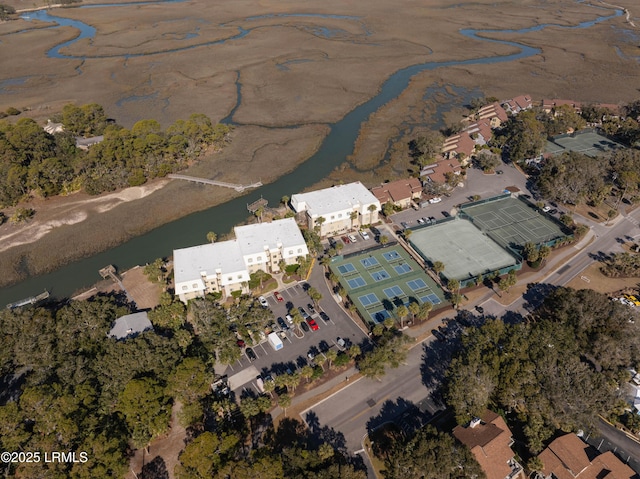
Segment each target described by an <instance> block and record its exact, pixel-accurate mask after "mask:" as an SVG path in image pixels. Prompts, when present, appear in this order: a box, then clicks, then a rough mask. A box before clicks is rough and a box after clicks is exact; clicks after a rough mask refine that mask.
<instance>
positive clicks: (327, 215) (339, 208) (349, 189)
mask: <svg viewBox="0 0 640 479" xmlns="http://www.w3.org/2000/svg"><path fill="white" fill-rule="evenodd" d="M291 206H292V207H293V209H294V210H295V211H296V213H302V212H304V213H305V214H306V218H307V223H308V225H309V228H310V229H313V228H315V227H316V226H320V236H329V235H335V234H339V233H344V232H346V231H349V230H351V229H355V228H359V227H360V226H361V225H363V224H374V223H377V222H378V212H379V211H380V201H378V199H377V198H376V197H375V196H374V195H373V193H371V192H370V191H369V190H368V189H367V188H365V186H364V185H363V184H362V183H360V182H359V181H357V182H355V183H349V184H347V185H337V186H333V187H331V188H325V189H323V190H317V191H311V192H309V193H300V194H297V195H293V196H291ZM319 218H323V219H322V220H319Z"/></svg>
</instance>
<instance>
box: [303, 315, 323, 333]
mask: <svg viewBox="0 0 640 479" xmlns="http://www.w3.org/2000/svg"><path fill="white" fill-rule="evenodd" d="M307 323H309V326H311V329H313V330H314V331H317V330H318V329H319V327H318V323H316V321H315V319H312V318H307ZM303 324H304V323H303Z"/></svg>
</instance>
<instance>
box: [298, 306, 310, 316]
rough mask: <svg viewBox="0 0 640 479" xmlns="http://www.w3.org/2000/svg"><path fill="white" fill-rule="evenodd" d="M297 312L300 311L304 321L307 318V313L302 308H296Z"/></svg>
mask: <svg viewBox="0 0 640 479" xmlns="http://www.w3.org/2000/svg"><path fill="white" fill-rule="evenodd" d="M298 311H300V314H301V315H302V317H303V318H304V319H307V318H308V317H309V313H307V312H306V311H305V310H304V308H303V307H302V306H298Z"/></svg>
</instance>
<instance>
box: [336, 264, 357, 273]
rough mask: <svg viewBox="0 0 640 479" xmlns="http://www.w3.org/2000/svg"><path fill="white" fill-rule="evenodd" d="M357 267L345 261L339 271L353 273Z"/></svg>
mask: <svg viewBox="0 0 640 479" xmlns="http://www.w3.org/2000/svg"><path fill="white" fill-rule="evenodd" d="M355 270H356V268H355V267H354V266H353V265H352V264H351V263H345V264H341V265H340V266H338V271H340V272H341V273H342V274H347V273H353V272H354V271H355Z"/></svg>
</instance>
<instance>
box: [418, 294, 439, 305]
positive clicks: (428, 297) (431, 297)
mask: <svg viewBox="0 0 640 479" xmlns="http://www.w3.org/2000/svg"><path fill="white" fill-rule="evenodd" d="M420 301H422V302H423V303H427V302H429V303H431V304H439V303H441V302H442V301H440V298H438V297H437V296H436V295H435V294H428V295H426V296H420Z"/></svg>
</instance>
